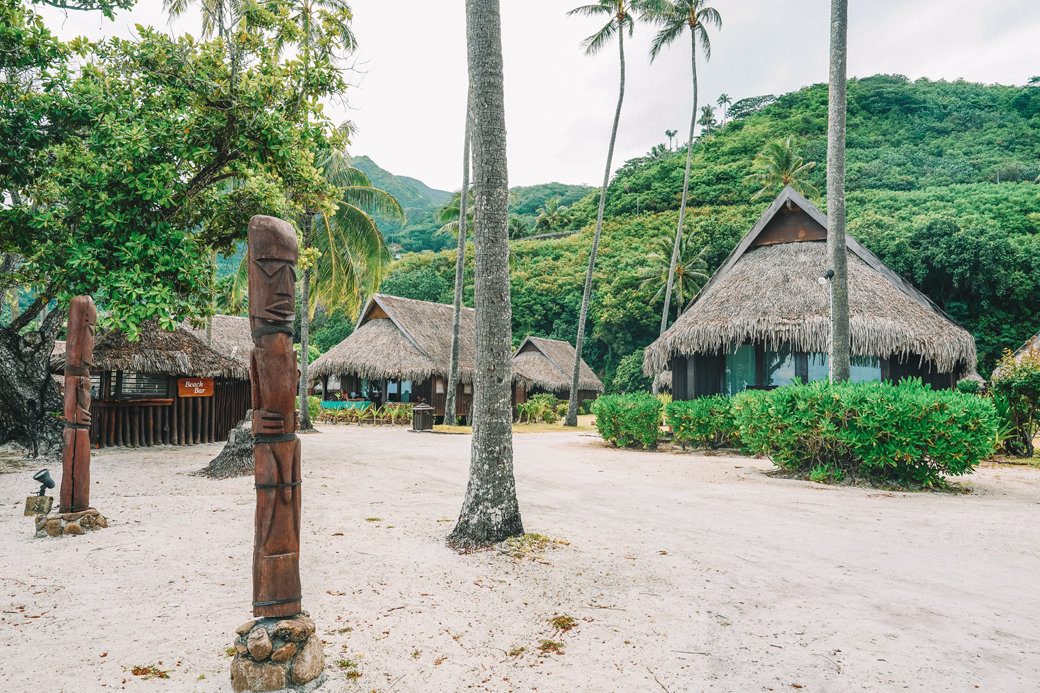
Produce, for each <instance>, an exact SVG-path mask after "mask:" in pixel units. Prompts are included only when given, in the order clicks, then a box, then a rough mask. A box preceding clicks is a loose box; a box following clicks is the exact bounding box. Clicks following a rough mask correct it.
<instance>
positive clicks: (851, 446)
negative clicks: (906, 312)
mask: <svg viewBox="0 0 1040 693" xmlns="http://www.w3.org/2000/svg"><path fill="white" fill-rule="evenodd" d="M593 413H595V414H596V428H597V429H598V430H599V433H600V435H602V436H603V438H604V439H606V440H608V441H610V442H612V443H614V444H615V445H617V446H621V447H628V446H631V445H635V444H637V443H638V444H641V445H642V446H643V447H645V448H651V449H652V448H655V447H656V444H657V437H658V435H659V433H660V430H659V425H660V420H661V403H660V401H659V400H657V399H656V398H655V397H653V396H651V395H649V394H646V393H641V394H631V395H620V396H611V397H601V398H599V399H598V400H596V402H595V404H594V405H593ZM665 419H666V422H667V424H668V425H669V426H670V427H671V429H672V432H673V434H674V436H675V441H676V442H677V443H679V444H680V445H682V446H683V447H684V448H685V447H686V446H687V445H692V446H697V447H719V446H722V445H734V444H738V443H739V444H740V445H742V446H743V447H744V449H745V450H746V451H747V452H749V453H752V454H764V455H767V456H769V457H770V459H772V461H773V463H774V464H776V465H777V466H778V467H780V468H783V469H788V470H791V471H797V472H804V473H807V474H809V475H810V476H811V477H812V478H814V479H819V480H823V479H827V478H829V479H833V480H841V479H842V478H844V477H845V475H847V474H851V475H853V476H856V477H866V478H869V479H871V480H875V481H881V480H893V481H896V482H899V483H901V484H914V485H917V484H920V485H925V486H930V485H936V484H941V483H942V482H943V479H944V477H945V476H946V475H953V476H956V475H960V474H969V473H971V471H972V470H973V468H974V466H975V465H976V464H978V462H979V461H980V460H982V459H984V458H986V457H987V456H989V455H990V454H991V453H992V452H993V449H994V442H995V440H996V438H997V424H998V419H997V414H996V411H995V409H994V407H993V405H992V403H991V402H990V401H988V400H985V399H982V398H980V397H976V396H972V395H968V394H963V393H959V392H953V391H949V390H932V389H930V388H929V387H927V386H925V385H923V384H922V383H921V381H920V380H907V381H904V382H902V383H900V384H898V385H892V384H890V383H878V382H873V383H850V384H843V385H831V384H830V383H828V382H827V381H816V382H812V383H809V384H808V385H791V386H787V387H781V388H777V389H775V390H770V391H767V392H763V391H750V392H744V393H741V394H739V395H737V396H736V397H733V398H732V399H728V398H725V397H722V396H715V397H705V398H701V399H697V400H690V401H677V402H672V403H670V404H669V405H668V407H667V408H666V411H665Z"/></svg>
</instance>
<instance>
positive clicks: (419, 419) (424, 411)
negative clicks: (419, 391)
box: [412, 402, 433, 431]
mask: <svg viewBox="0 0 1040 693" xmlns="http://www.w3.org/2000/svg"><path fill="white" fill-rule="evenodd" d="M412 430H413V431H432V430H433V407H431V406H430V405H429V404H426V403H425V402H422V403H420V404H416V405H415V406H414V407H412Z"/></svg>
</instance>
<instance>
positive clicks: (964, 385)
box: [957, 380, 982, 395]
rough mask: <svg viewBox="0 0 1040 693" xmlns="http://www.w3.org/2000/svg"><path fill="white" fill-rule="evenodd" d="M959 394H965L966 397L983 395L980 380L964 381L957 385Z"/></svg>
mask: <svg viewBox="0 0 1040 693" xmlns="http://www.w3.org/2000/svg"><path fill="white" fill-rule="evenodd" d="M957 392H963V393H964V394H966V395H981V394H982V383H981V382H980V381H978V380H962V381H960V382H959V383H957Z"/></svg>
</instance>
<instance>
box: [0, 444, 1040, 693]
mask: <svg viewBox="0 0 1040 693" xmlns="http://www.w3.org/2000/svg"><path fill="white" fill-rule="evenodd" d="M323 430H324V433H322V434H320V435H314V436H306V437H304V477H305V486H304V488H305V489H306V490H305V495H304V523H305V524H304V536H303V552H304V553H303V580H304V605H305V608H307V609H308V610H309V611H310V612H311V614H312V616H313V617H314V618H315V619H316V620H317V622H318V627H319V630H320V632H322V633H323V634H324V640H325V641H326V643H327V644H326V654H327V655H328V662H329V663H330V673H331V678H330V682H329V683H328V684H326V687H325V688H324V689H323V690H328V691H370V690H378V691H391V690H392V691H456V690H469V689H473V690H490V691H508V690H517V691H520V690H524V691H526V690H540V691H574V690H581V691H655V690H656V691H662V690H667V691H671V692H673V693H674V692H676V691H702V690H718V691H760V690H774V691H782V690H783V691H790V690H796V688H793V686H800V687H802V688H801V690H805V691H852V690H855V691H860V690H863V691H879V690H881V691H887V690H914V691H947V690H948V691H975V690H983V691H999V692H1005V691H1035V690H1037V689H1038V688H1040V599H1038V598H1037V597H1036V595H1035V585H1036V582H1037V575H1038V574H1040V504H1038V503H1040V470H1035V469H1030V468H999V467H990V468H985V469H981V470H980V471H979V472H978V473H977V474H975V475H974V476H973V477H970V478H969V479H968V480H966V481H964V482H961V483H962V484H963V485H964V486H965V487H966V488H970V489H971V490H972V493H971V494H970V495H951V494H898V493H887V492H878V491H870V490H865V489H849V488H832V487H823V486H819V485H814V484H809V483H803V482H796V481H789V480H780V479H772V478H769V477H767V476H765V475H764V474H762V470H764V469H767V468H768V467H769V465H768V463H767V462H765V461H762V460H750V459H747V458H742V457H736V456H715V457H700V456H692V455H681V454H668V453H658V454H651V453H639V452H631V451H618V450H612V449H609V448H607V447H605V446H604V445H603V444H602V442H601V441H599V440H598V438H596V437H595V436H594V435H589V434H581V435H580V434H574V433H549V434H529V435H518V436H516V438H515V440H516V450H517V452H516V457H517V463H516V467H517V485H518V491H519V494H520V504H521V509H522V512H523V516H524V524H525V528H526V529H527V531H529V532H538V533H541V534H546V535H549V536H550V537H554V538H559V539H564V540H566V541H568V542H570V543H569V545H566V546H560V547H558V548H555V549H552V550H549V551H546V552H544V553H543V554H541V557H540V558H539V557H536V556H530V557H527V558H525V559H514V558H510V557H508V556H504V555H501V554H498V553H493V552H484V553H477V554H471V555H467V556H459V555H456V554H455V553H453V552H451V551H450V550H448V549H447V548H445V546H444V544H443V537H444V536H445V535H446V534H447V533H448V532H449V531H450V529H451V527H452V522H453V521H454V518H455V516H456V513H457V512H458V508H459V505H460V503H461V499H462V493H463V490H464V486H465V481H466V475H467V467H468V450H469V437H468V436H447V435H429V434H424V435H417V434H412V433H408V432H406V431H403V430H400V429H396V430H390V429H372V428H358V427H356V426H350V427H347V426H338V427H337V426H326V427H324V429H323ZM218 450H219V446H216V445H211V446H200V447H196V448H187V449H175V448H168V449H151V450H145V451H129V450H122V451H116V452H112V451H105V452H102V453H100V454H98V455H97V456H96V458H95V461H94V463H93V465H92V472H93V473H92V477H93V479H94V480H95V481H96V482H97V483H96V484H95V487H94V489H93V497H92V500H93V504H94V505H95V506H96V507H97V508H98V509H100V510H101V511H102V512H103V513H104V514H105V515H106V516H107V517H108V518H109V521H110V522H111V523H112V526H111V527H110V528H109V529H107V530H103V531H101V532H97V533H94V534H92V535H88V536H85V537H80V538H66V539H58V540H55V539H47V540H37V539H32V538H31V530H32V526H31V520H30V519H29V518H23V517H22V516H21V506H22V502H23V499H24V496H25V495H26V493H28V492H30V491H31V490H32V486H33V484H32V481H31V479H30V478H29V476H30V474H29V473H27V472H25V471H21V472H18V473H16V474H6V475H3V476H0V479H2V482H3V485H4V488H6V489H8V493H7V494H6V496H7V500H6V501H5V504H6V507H7V508H8V511H7V512H4V513H2V514H0V605H2V608H0V611H2V613H0V684H2V685H0V689H2V690H3V691H23V690H30V688H31V689H33V690H47V691H57V690H61V691H68V692H70V693H73V692H75V693H78V692H80V691H104V690H113V689H115V690H121V689H124V688H125V690H128V691H207V692H209V691H222V692H224V691H230V680H229V673H228V672H229V667H230V659H226V658H224V656H223V650H224V648H225V647H226V646H228V645H229V644H230V643H231V637H230V636H231V634H232V633H233V631H234V628H235V627H236V626H237V625H239V623H241V622H242V621H244V620H246V619H247V618H248V615H249V614H248V609H249V598H250V583H249V580H250V577H249V561H250V555H251V546H252V522H253V519H252V509H253V497H252V492H251V480H250V479H244V478H242V479H231V480H227V481H211V480H206V479H198V478H195V477H191V476H187V475H186V472H188V471H191V470H194V469H197V468H199V467H201V466H203V465H204V464H205V463H206V461H208V459H210V458H211V457H212V456H213V455H215V454H216V452H217V451H218ZM30 471H31V470H30ZM56 476H57V475H56ZM370 518H378V519H377V520H376V519H372V521H367V519H370ZM556 614H558V615H567V616H572V617H574V618H575V619H577V620H578V625H577V627H575V628H574V629H573V630H571V631H570V632H567V633H562V634H560V633H556V634H554V633H553V629H552V626H550V625H549V624H548V623H547V622H546V621H547V619H549V618H550V617H552V616H553V615H556ZM542 639H553V640H556V641H559V642H561V643H563V646H564V650H563V654H551V655H542V654H540V653H539V652H538V651H537V647H538V644H539V641H540V640H542ZM521 647H523V648H525V649H524V651H523V652H522V653H521V654H519V655H518V656H513V657H510V656H509V655H508V654H507V653H508V652H509V651H511V650H514V649H515V648H521ZM336 660H348V661H350V662H352V663H357V666H356V667H354V668H353V669H341V668H339V667H337V666H336V665H335V664H332V663H333V662H334V661H336ZM160 661H161V662H162V664H161V665H159V666H160V668H162V669H165V670H169V671H170V678H169V679H168V680H159V679H150V680H143V679H142V678H140V677H135V676H132V675H131V674H130V673H129V672H128V671H127V669H129V668H130V667H132V666H135V665H149V664H157V663H158V662H160ZM350 670H357V671H360V672H361V677H360V678H359V679H357V680H356V681H351V680H349V679H348V678H347V676H346V672H347V671H350ZM124 680H125V681H124Z"/></svg>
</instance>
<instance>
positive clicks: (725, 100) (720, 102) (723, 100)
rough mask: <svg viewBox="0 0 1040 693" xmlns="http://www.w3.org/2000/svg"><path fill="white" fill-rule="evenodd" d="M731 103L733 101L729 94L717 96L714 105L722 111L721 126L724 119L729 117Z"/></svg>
mask: <svg viewBox="0 0 1040 693" xmlns="http://www.w3.org/2000/svg"><path fill="white" fill-rule="evenodd" d="M732 103H733V99H731V98H729V94H726V93H722V94H719V98H718V99H717V100H716V101H715V105H716V106H718V107H719V108H721V109H722V125H725V124H726V117H727V116H728V115H729V107H730V104H732Z"/></svg>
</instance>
